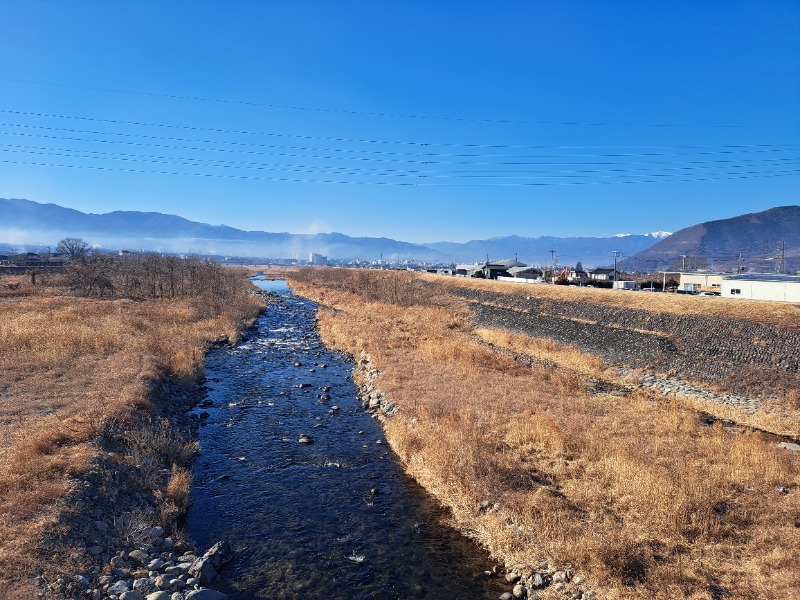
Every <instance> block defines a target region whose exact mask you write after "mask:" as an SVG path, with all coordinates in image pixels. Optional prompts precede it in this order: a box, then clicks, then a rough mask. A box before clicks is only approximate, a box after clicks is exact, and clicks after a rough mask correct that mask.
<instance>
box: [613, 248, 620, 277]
mask: <svg viewBox="0 0 800 600" xmlns="http://www.w3.org/2000/svg"><path fill="white" fill-rule="evenodd" d="M613 252H614V281H617V257H618V256H622V252H620V251H619V250H614V251H613Z"/></svg>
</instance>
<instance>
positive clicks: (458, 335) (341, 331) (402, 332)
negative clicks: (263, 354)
mask: <svg viewBox="0 0 800 600" xmlns="http://www.w3.org/2000/svg"><path fill="white" fill-rule="evenodd" d="M291 277H292V279H293V286H294V287H295V290H296V292H298V293H300V294H302V295H304V296H307V297H309V298H312V299H313V300H315V301H317V302H319V303H321V304H322V305H323V309H322V310H320V314H319V319H320V330H321V332H322V334H323V337H324V339H325V340H326V343H328V344H330V345H331V346H333V347H336V348H339V349H342V350H346V351H348V352H350V353H353V354H355V355H356V356H359V354H360V353H361V352H362V351H365V352H367V353H368V354H369V355H370V357H371V359H372V361H373V362H374V363H375V365H376V366H377V368H378V369H380V375H379V379H378V382H377V385H378V388H379V389H381V390H382V391H384V392H386V393H387V396H388V398H387V399H388V400H390V401H391V402H393V403H395V404H397V405H398V406H399V407H400V409H401V410H400V411H399V412H398V413H397V415H396V416H395V417H393V418H390V419H387V420H386V421H385V422H384V427H385V429H386V434H387V438H388V440H389V442H390V444H391V445H392V448H393V449H394V450H395V452H396V453H397V454H398V456H399V457H400V460H401V461H402V462H403V463H404V465H405V467H406V468H407V470H408V472H409V473H410V474H412V475H413V476H414V477H415V478H416V479H417V480H418V481H420V482H421V483H422V485H423V486H425V487H426V488H427V489H428V490H430V491H431V492H432V493H433V494H434V495H435V496H436V497H437V498H438V499H439V500H440V501H441V502H442V504H444V505H445V506H447V507H448V508H449V509H450V510H451V513H452V516H453V521H454V524H455V525H456V526H457V527H459V528H460V529H462V530H464V531H466V532H467V533H468V534H470V535H472V536H473V537H475V539H477V540H478V541H479V542H480V543H482V544H484V545H485V546H486V547H487V548H488V549H489V551H490V552H491V553H492V554H493V555H494V556H495V557H496V558H498V559H500V560H503V561H505V562H506V563H507V564H510V565H516V566H528V567H531V568H534V569H536V568H540V567H541V566H542V565H543V563H549V565H550V566H551V567H553V566H559V567H564V566H568V567H571V568H572V569H575V570H578V571H580V572H582V573H584V574H587V575H588V576H589V579H588V586H589V587H590V588H591V589H595V590H598V591H600V592H601V597H606V598H641V597H647V598H651V597H653V598H656V597H657V598H717V597H736V598H753V599H755V598H783V597H788V596H790V595H791V594H792V593H793V592H794V591H796V590H797V589H800V565H798V563H797V559H796V557H797V551H798V549H799V548H800V493H798V484H800V465H798V460H797V458H796V457H793V456H791V455H790V454H789V453H787V452H785V451H783V450H781V449H779V448H777V447H776V445H775V444H774V443H768V442H765V441H763V440H762V439H761V438H760V437H759V436H758V435H755V434H746V433H745V434H740V435H732V434H730V433H728V432H726V431H725V430H724V429H723V428H722V427H721V426H715V427H703V426H701V425H700V424H699V423H698V419H697V416H696V413H695V412H694V411H693V410H691V407H686V406H685V405H683V404H682V403H681V402H680V401H678V400H672V401H664V400H663V399H661V400H660V401H658V402H655V401H653V398H650V397H648V396H647V394H646V393H645V392H637V393H634V394H631V395H628V396H627V397H620V396H614V395H604V394H589V393H587V391H586V386H585V385H584V379H585V377H586V376H597V377H611V376H612V375H611V374H609V372H608V370H607V369H606V368H605V366H604V365H603V363H602V361H600V360H599V359H597V358H596V357H592V356H587V355H584V354H581V353H580V352H578V351H577V350H575V349H573V348H565V347H561V346H558V345H557V344H554V343H553V342H550V341H547V340H534V339H532V338H524V339H523V336H508V334H505V333H503V332H497V331H483V332H479V333H481V334H482V335H483V336H484V337H485V338H488V339H492V340H493V341H494V342H496V343H503V344H505V345H509V346H513V345H516V346H517V347H518V348H519V349H523V350H524V351H526V352H527V353H529V354H532V355H535V356H537V357H539V358H545V359H547V360H549V361H553V362H555V363H557V364H559V365H561V366H563V367H564V368H563V369H552V368H543V367H541V366H536V365H535V364H534V366H532V367H526V366H523V365H521V364H520V363H518V362H515V361H514V360H513V359H512V358H509V357H508V356H507V355H503V354H502V353H498V352H496V348H492V347H490V346H487V345H486V344H485V343H482V341H481V339H480V338H479V337H478V336H476V335H475V332H474V331H473V327H472V325H471V324H470V322H469V319H468V314H467V310H466V308H465V306H464V304H463V303H462V302H458V301H456V300H455V299H454V298H453V297H452V296H450V295H448V293H447V285H446V284H443V283H441V284H440V283H436V281H441V280H434V279H430V280H429V282H431V283H435V285H433V286H421V285H419V281H418V280H417V279H415V277H414V276H412V275H409V274H406V273H391V272H367V271H360V272H359V271H346V270H341V269H336V270H333V269H330V270H303V271H300V272H298V273H296V274H294V275H292V276H291ZM467 284H470V283H467ZM451 285H452V284H451ZM477 285H481V286H490V285H492V284H488V283H479V284H477ZM490 289H495V290H496V289H497V288H496V287H492V288H490ZM539 289H541V290H543V291H542V293H546V294H553V295H557V297H562V296H563V297H565V298H566V297H568V296H566V295H567V294H569V293H570V291H572V292H574V291H575V290H566V289H559V288H553V287H547V288H545V287H543V286H542V287H541V288H539ZM581 291H584V292H585V291H587V290H581ZM526 293H531V289H530V288H528V289H526ZM590 293H591V292H590ZM603 293H604V292H602V291H597V292H596V294H598V296H597V297H598V298H602V300H605V301H608V300H607V299H608V298H610V297H611V296H612V294H607V295H606V296H599V294H603ZM593 296H594V295H592V297H593ZM613 296H614V300H611V301H612V302H615V301H617V298H619V301H620V302H624V306H630V305H631V304H630V303H631V301H633V300H634V298H633V297H632V296H633V295H632V294H630V293H629V294H627V295H625V296H620V295H616V294H613ZM575 298H576V297H575V296H574V295H573V296H571V297H569V299H571V300H575ZM693 299H694V298H693ZM682 300H684V299H679V302H680V301H682ZM694 300H696V299H694ZM598 301H601V300H598ZM642 301H643V302H646V303H647V305H646V307H647V308H649V309H651V310H653V309H655V310H661V309H662V308H663V310H682V309H683V307H682V306H677V305H670V307H671V308H667V307H666V305H664V306H663V307H662V306H661V305H655V304H653V302H658V300H656V299H655V298H651V297H648V298H647V299H646V300H642ZM676 306H677V308H674V307H676ZM707 306H708V308H707V307H706V306H702V307H700V305H699V304H698V305H697V306H695V305H693V306H692V307H687V308H686V310H698V311H707V310H708V311H712V310H713V311H716V310H721V309H720V308H719V307H715V306H713V305H711V304H710V303H709V304H708V305H707ZM730 306H732V307H733V310H734V311H739V310H740V309H739V307H738V306H734V305H730ZM325 307H330V308H333V309H335V310H326V309H325ZM643 308H644V307H643ZM792 308H793V307H792ZM747 309H749V310H747V314H748V315H749V318H756V319H758V318H761V316H760V315H758V314H755V316H754V312H753V311H754V310H755V312H756V313H757V312H758V310H760V309H753V308H752V307H747ZM742 310H746V309H745V307H744V306H742ZM765 310H768V309H765ZM785 310H788V311H789V312H791V310H792V309H788V308H787V309H784V308H777V309H775V310H774V311H772V310H768V312H769V313H770V314H772V315H773V318H777V319H778V320H780V318H782V317H775V314H776V313H781V312H783V311H785ZM776 486H784V487H787V488H789V489H790V490H791V492H790V493H788V494H784V493H778V492H777V491H776ZM483 500H488V501H489V503H490V504H495V503H496V505H497V507H496V508H492V509H490V510H488V511H480V510H478V508H477V506H478V503H479V502H481V501H483ZM548 594H555V592H553V591H552V588H551V589H550V590H548V591H547V592H544V593H540V596H539V597H547V595H548Z"/></svg>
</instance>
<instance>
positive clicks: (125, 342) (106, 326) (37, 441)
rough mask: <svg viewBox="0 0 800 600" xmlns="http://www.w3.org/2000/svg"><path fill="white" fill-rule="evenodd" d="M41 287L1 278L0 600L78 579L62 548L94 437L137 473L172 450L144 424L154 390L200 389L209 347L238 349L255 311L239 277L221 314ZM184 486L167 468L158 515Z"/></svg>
mask: <svg viewBox="0 0 800 600" xmlns="http://www.w3.org/2000/svg"><path fill="white" fill-rule="evenodd" d="M232 275H233V274H232ZM48 279H49V281H48V282H44V283H43V284H40V285H36V286H33V285H30V282H29V279H28V278H22V277H8V276H6V277H2V278H0V340H2V342H3V343H2V345H0V372H2V374H3V376H2V379H0V531H2V536H0V597H3V596H4V594H5V595H6V596H8V597H16V598H25V597H28V595H32V594H33V593H34V589H33V587H32V586H31V585H30V583H28V582H29V581H30V578H31V577H32V576H35V575H38V574H41V573H43V572H44V573H45V575H48V576H50V577H54V576H55V575H54V574H53V573H52V572H53V571H55V572H56V575H57V573H58V572H66V573H70V572H71V573H72V574H74V573H78V572H80V571H79V570H78V569H79V567H80V566H81V565H82V564H83V563H84V560H85V556H86V555H85V554H84V550H85V549H84V548H71V547H68V546H65V545H64V544H62V543H59V542H58V540H59V539H61V538H63V537H64V536H65V535H66V534H67V531H66V525H65V523H66V522H67V521H68V519H66V518H65V517H66V516H68V514H69V512H70V510H71V506H70V497H71V495H72V494H74V493H75V492H77V491H79V490H78V489H76V485H77V484H76V482H78V481H79V478H80V477H81V475H82V474H84V473H85V472H86V471H87V470H88V469H90V468H92V463H93V460H94V458H95V457H96V455H97V444H96V440H97V439H98V437H99V436H101V435H102V434H104V433H107V432H108V431H109V430H110V429H112V428H113V429H115V430H120V431H123V432H127V433H123V436H127V439H126V443H127V445H128V447H129V449H130V454H129V455H128V456H122V457H120V459H119V460H121V461H138V462H139V463H141V462H143V460H144V458H145V455H146V454H147V453H148V452H150V453H155V452H156V451H157V450H158V448H159V446H161V447H162V449H163V446H164V444H167V443H173V442H175V440H172V438H171V437H170V432H169V430H168V429H164V428H163V427H161V426H160V424H158V423H153V424H151V421H152V420H151V416H152V414H153V408H154V407H153V404H152V402H153V397H152V391H151V388H152V384H153V382H156V381H159V380H162V379H164V378H174V379H177V380H184V381H194V380H196V379H197V378H198V377H199V376H201V375H202V373H203V364H204V352H205V349H206V347H207V345H208V342H209V341H210V340H215V339H230V340H235V339H236V338H237V336H238V335H239V332H240V331H241V329H242V327H243V324H244V323H245V322H246V321H248V320H249V319H252V318H254V317H255V315H256V314H257V312H258V310H259V309H260V306H261V303H260V301H259V300H258V299H257V298H255V297H254V296H250V295H246V294H245V293H244V289H245V288H244V286H245V285H246V281H245V280H244V279H243V277H242V274H235V275H234V276H233V277H232V278H228V280H229V281H230V282H234V281H235V283H231V285H236V286H238V287H239V291H238V292H237V291H235V290H232V291H231V296H230V301H229V302H228V303H227V304H226V307H225V308H224V309H222V310H220V309H219V308H218V307H215V306H212V304H215V303H214V301H213V300H211V299H206V298H204V297H203V296H202V294H201V295H197V294H188V295H185V296H183V297H174V298H159V299H150V300H144V299H141V298H138V299H132V298H119V297H110V298H109V297H106V298H87V297H78V296H74V295H72V293H71V292H70V289H69V287H68V286H67V285H66V283H65V282H64V281H62V279H61V278H60V277H57V276H48ZM139 438H141V439H139ZM137 440H138V441H137ZM140 442H141V443H140ZM177 443H179V444H180V442H177ZM177 451H178V452H180V449H178V450H177ZM187 485H188V481H186V471H185V470H181V469H175V470H174V476H173V481H171V482H170V489H168V493H167V495H166V497H165V498H164V503H163V506H162V508H164V509H168V508H169V507H168V506H167V501H171V502H172V508H174V505H175V502H178V503H179V502H180V501H181V497H182V494H183V493H184V492H183V491H181V490H183V489H185V488H186V487H187ZM48 570H49V571H50V573H48V572H47V571H48ZM12 590H13V591H12Z"/></svg>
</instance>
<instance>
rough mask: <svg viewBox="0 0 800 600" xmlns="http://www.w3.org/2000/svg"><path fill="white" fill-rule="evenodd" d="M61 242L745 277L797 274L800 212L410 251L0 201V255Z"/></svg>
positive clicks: (322, 236) (392, 245)
mask: <svg viewBox="0 0 800 600" xmlns="http://www.w3.org/2000/svg"><path fill="white" fill-rule="evenodd" d="M65 237H80V238H83V239H84V240H86V241H87V242H89V243H90V244H92V245H93V246H97V247H102V248H106V249H127V250H147V251H160V252H174V253H179V254H183V253H197V254H211V255H219V256H235V257H251V258H262V259H267V258H273V259H275V258H302V259H307V258H308V255H309V254H310V253H311V252H315V253H317V254H323V255H325V256H328V257H329V258H331V259H339V260H346V261H349V260H354V259H361V260H366V261H375V260H378V259H379V258H381V257H382V258H383V260H385V261H403V260H413V261H425V262H432V263H437V262H438V263H451V262H483V261H485V260H486V259H487V257H488V258H489V260H500V259H504V258H518V259H519V260H520V261H522V262H525V263H528V264H550V262H551V261H552V254H551V251H555V254H556V259H557V262H558V263H559V264H560V265H575V264H576V263H577V262H582V263H583V265H584V266H585V267H594V266H608V265H610V264H613V258H612V257H613V252H614V251H617V252H620V253H622V256H623V266H624V268H625V270H632V269H635V270H641V271H652V270H655V269H663V268H669V267H671V266H674V265H676V264H678V265H680V264H681V262H682V261H683V260H684V259H682V258H681V255H685V256H686V257H687V260H690V261H694V262H690V265H694V264H700V263H701V262H702V261H705V264H707V265H708V266H709V267H711V268H719V269H723V268H731V267H732V266H733V267H735V266H736V265H737V264H738V259H739V253H742V255H743V257H744V260H745V262H746V264H747V265H748V266H749V267H750V270H751V271H752V270H767V271H772V270H774V267H775V264H776V263H775V259H776V258H777V257H778V256H779V255H778V250H777V249H778V244H779V243H780V242H786V244H785V253H784V255H785V259H786V265H787V266H788V267H789V268H790V269H797V268H800V206H784V207H779V208H773V209H770V210H766V211H764V212H760V213H754V214H748V215H743V216H740V217H734V218H732V219H723V220H719V221H709V222H707V223H702V224H700V225H695V226H693V227H688V228H686V229H682V230H681V231H679V232H677V233H675V234H672V235H670V234H669V233H666V232H655V233H647V234H642V235H627V234H619V235H617V236H613V237H552V236H543V237H536V238H533V237H520V236H516V235H513V236H508V237H498V238H491V239H486V240H472V241H469V242H465V243H455V242H432V243H429V244H411V243H408V242H403V241H398V240H393V239H389V238H371V237H350V236H347V235H344V234H341V233H317V234H293V233H269V232H264V231H243V230H240V229H235V228H233V227H227V226H225V225H219V226H216V225H208V224H205V223H197V222H194V221H189V220H187V219H184V218H182V217H178V216H175V215H166V214H162V213H157V212H135V211H125V212H122V211H116V212H111V213H106V214H99V215H97V214H86V213H82V212H80V211H77V210H73V209H70V208H64V207H62V206H58V205H56V204H39V203H37V202H32V201H30V200H7V199H0V252H3V251H5V252H8V251H9V250H13V249H15V248H18V249H22V248H25V249H30V248H31V247H35V246H39V247H41V246H48V245H49V246H51V247H55V245H56V244H57V243H58V241H59V240H60V239H62V238H65Z"/></svg>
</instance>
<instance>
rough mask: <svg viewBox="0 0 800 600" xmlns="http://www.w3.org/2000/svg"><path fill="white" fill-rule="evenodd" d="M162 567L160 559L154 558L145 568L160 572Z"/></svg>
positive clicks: (162, 563)
mask: <svg viewBox="0 0 800 600" xmlns="http://www.w3.org/2000/svg"><path fill="white" fill-rule="evenodd" d="M163 566H164V561H163V560H161V559H160V558H154V559H153V560H151V561H150V562H149V563H147V568H148V570H150V571H160V570H161V567H163Z"/></svg>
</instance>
